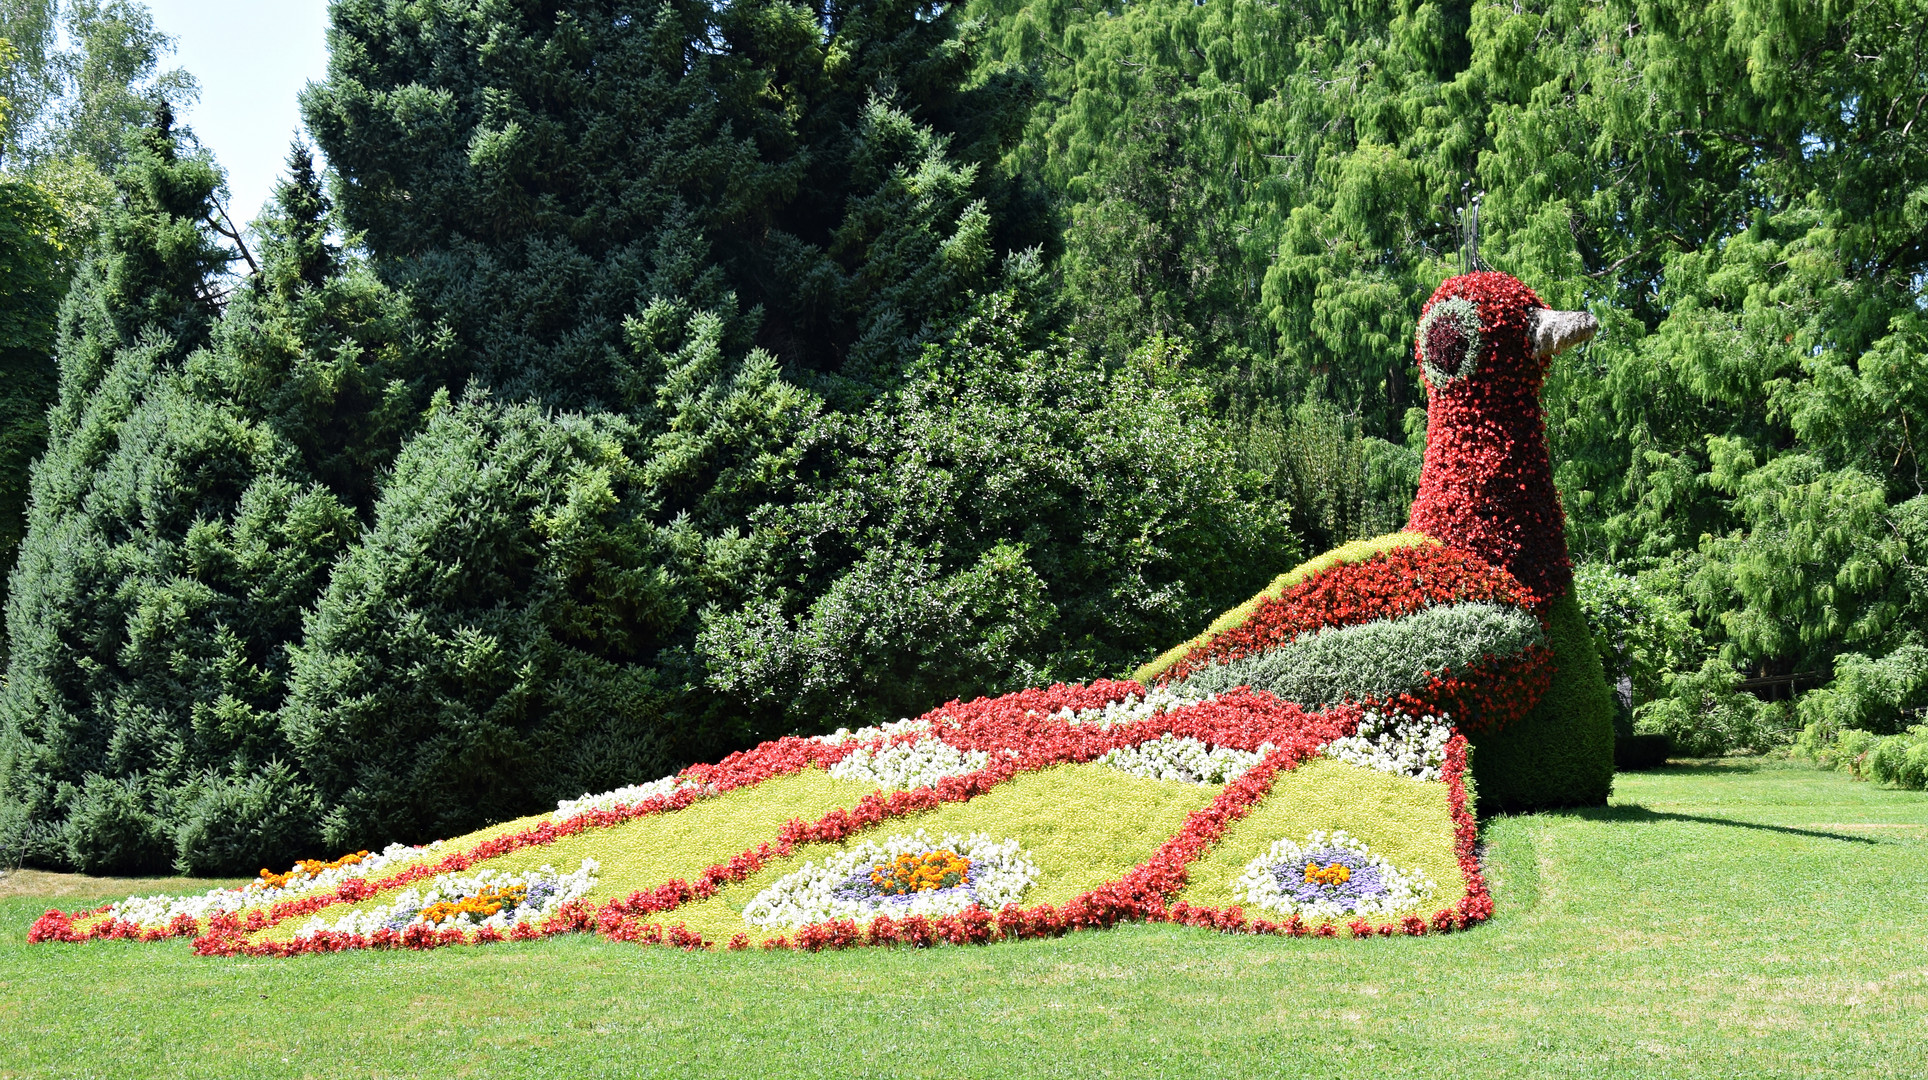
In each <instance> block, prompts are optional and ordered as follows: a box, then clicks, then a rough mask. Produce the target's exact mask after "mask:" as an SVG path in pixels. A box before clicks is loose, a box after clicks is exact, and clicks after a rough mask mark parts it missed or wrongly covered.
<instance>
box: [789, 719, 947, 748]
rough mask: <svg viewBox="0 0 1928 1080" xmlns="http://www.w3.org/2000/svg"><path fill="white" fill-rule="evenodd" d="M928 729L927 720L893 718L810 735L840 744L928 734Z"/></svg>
mask: <svg viewBox="0 0 1928 1080" xmlns="http://www.w3.org/2000/svg"><path fill="white" fill-rule="evenodd" d="M930 729H931V722H930V721H929V720H923V719H918V720H893V721H891V722H890V723H888V724H872V725H871V726H870V727H861V728H858V729H857V730H855V731H852V730H850V729H849V728H838V729H837V730H835V731H833V732H831V733H830V734H828V735H813V736H811V737H812V738H813V739H815V740H816V741H817V742H820V743H829V744H830V745H831V746H841V745H843V744H844V743H847V742H870V741H873V740H874V741H877V742H883V741H884V740H886V739H889V738H892V737H894V736H897V735H910V734H913V733H915V734H920V735H921V734H928V733H929V732H930Z"/></svg>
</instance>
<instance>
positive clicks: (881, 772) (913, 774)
mask: <svg viewBox="0 0 1928 1080" xmlns="http://www.w3.org/2000/svg"><path fill="white" fill-rule="evenodd" d="M990 760H991V755H989V754H987V753H985V752H984V751H982V750H969V751H966V750H959V749H957V748H956V747H954V746H952V745H951V744H949V743H947V742H945V741H943V740H942V739H918V740H917V741H915V742H897V743H887V744H885V745H883V746H879V747H875V748H874V749H873V748H872V747H869V746H857V747H855V748H853V749H852V750H851V751H850V753H849V755H847V756H846V757H845V758H844V759H843V760H842V761H839V762H837V763H836V764H835V765H832V766H830V775H832V776H834V777H836V778H837V779H839V780H861V781H864V782H866V783H871V784H876V785H877V786H878V787H882V788H898V789H902V788H919V787H929V786H930V785H932V784H935V783H937V782H938V781H939V780H942V779H944V778H945V777H947V776H963V775H964V774H966V773H974V772H977V771H978V770H979V769H982V768H983V767H984V766H985V764H986V763H988V762H989V761H990Z"/></svg>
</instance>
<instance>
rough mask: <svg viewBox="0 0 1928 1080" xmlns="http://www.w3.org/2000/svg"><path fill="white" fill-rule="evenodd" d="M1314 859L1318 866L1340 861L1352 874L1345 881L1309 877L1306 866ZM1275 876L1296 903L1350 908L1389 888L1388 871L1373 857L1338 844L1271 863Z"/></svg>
mask: <svg viewBox="0 0 1928 1080" xmlns="http://www.w3.org/2000/svg"><path fill="white" fill-rule="evenodd" d="M1314 863H1316V864H1317V866H1316V867H1314V868H1315V869H1321V868H1325V867H1329V866H1331V865H1333V864H1334V863H1337V864H1339V865H1340V866H1343V867H1345V868H1346V869H1347V870H1348V871H1349V872H1350V874H1349V876H1348V877H1347V879H1346V880H1345V881H1341V882H1335V883H1330V884H1328V883H1326V882H1321V881H1310V880H1307V878H1306V867H1307V866H1308V865H1310V864H1314ZM1272 879H1273V880H1274V881H1277V882H1278V883H1279V891H1280V892H1282V893H1284V894H1285V895H1286V896H1287V897H1290V898H1291V899H1292V901H1293V902H1294V903H1299V904H1316V903H1320V902H1324V903H1328V904H1334V905H1337V906H1338V907H1340V908H1343V909H1347V910H1351V909H1354V908H1357V907H1358V906H1359V903H1360V901H1363V900H1372V899H1376V898H1377V897H1380V896H1383V895H1385V894H1386V892H1387V883H1386V879H1385V875H1383V874H1381V873H1380V872H1379V868H1378V867H1377V866H1374V865H1373V864H1372V861H1371V860H1370V859H1368V858H1366V857H1365V856H1364V855H1361V854H1359V853H1357V852H1354V851H1348V850H1346V849H1345V848H1339V847H1327V848H1315V849H1313V850H1311V851H1308V852H1306V853H1305V856H1304V857H1303V858H1297V859H1288V860H1286V861H1285V862H1282V863H1279V864H1277V865H1275V866H1273V867H1272Z"/></svg>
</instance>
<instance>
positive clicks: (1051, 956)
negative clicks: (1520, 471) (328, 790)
mask: <svg viewBox="0 0 1928 1080" xmlns="http://www.w3.org/2000/svg"><path fill="white" fill-rule="evenodd" d="M1486 842H1487V845H1488V865H1489V870H1490V873H1491V875H1492V878H1493V883H1494V892H1495V895H1496V898H1497V900H1498V903H1499V917H1498V918H1497V919H1495V920H1494V921H1493V922H1492V923H1490V924H1488V925H1486V926H1484V927H1482V928H1480V929H1478V930H1475V931H1473V932H1471V933H1467V934H1458V935H1451V936H1447V937H1436V938H1435V937H1428V938H1419V939H1378V940H1373V941H1365V942H1353V941H1343V940H1342V941H1316V940H1314V941H1288V940H1279V939H1271V938H1264V939H1254V938H1235V937H1226V936H1220V935H1216V934H1211V933H1207V932H1203V931H1194V930H1183V929H1176V928H1171V927H1147V926H1129V927H1125V928H1122V929H1119V930H1115V931H1111V932H1108V933H1084V934H1075V935H1072V936H1070V937H1067V938H1064V939H1061V940H1058V941H1050V942H1028V943H1019V944H1013V945H996V946H990V947H986V948H961V949H960V948H949V949H938V950H933V951H921V952H920V951H910V950H903V951H888V950H856V951H851V952H845V953H831V954H820V955H801V954H790V953H784V954H763V953H753V954H728V953H721V954H710V955H688V954H684V953H680V952H674V951H670V950H665V949H645V948H640V947H637V946H633V945H618V944H614V943H610V942H606V941H601V940H598V939H595V938H592V937H588V936H578V937H569V938H562V939H554V940H550V941H543V942H534V943H528V944H513V945H510V944H504V945H493V946H488V947H484V948H456V949H443V950H439V951H436V952H432V953H427V954H416V953H387V952H365V953H351V954H339V955H332V956H313V957H303V958H300V959H295V960H208V959H198V958H196V957H194V956H191V955H189V953H188V951H187V945H186V943H185V942H182V941H174V942H167V943H161V944H152V945H140V944H131V943H126V942H95V943H92V944H88V945H80V946H67V945H43V946H28V945H27V944H26V943H25V936H26V928H27V925H28V923H29V922H31V921H32V919H33V918H34V916H36V915H37V914H39V912H40V911H41V910H43V909H44V908H46V907H47V906H49V905H50V904H58V905H59V906H61V907H65V908H69V909H71V908H74V907H78V906H81V905H82V904H91V903H97V902H99V900H101V899H107V898H111V897H118V896H123V895H126V894H127V892H128V891H129V889H130V883H127V882H105V883H101V882H92V881H88V880H87V879H77V878H72V877H66V876H56V875H32V874H21V875H16V876H14V877H12V878H9V879H5V880H0V1031H4V1032H5V1033H6V1036H7V1037H6V1039H5V1040H4V1042H3V1043H0V1076H112V1077H123V1076H126V1077H131V1076H169V1077H174V1076H235V1077H242V1076H245V1077H249V1078H251V1080H253V1078H265V1077H281V1076H314V1077H342V1076H414V1075H423V1076H489V1077H515V1078H517V1080H525V1078H533V1077H551V1076H554V1077H590V1076H610V1077H635V1076H679V1077H685V1076H782V1077H791V1076H828V1077H846V1076H877V1077H890V1078H892V1080H900V1078H908V1077H923V1076H932V1077H957V1076H972V1077H975V1076H987V1077H1002V1076H1049V1077H1060V1076H1119V1077H1153V1076H1200V1077H1232V1076H1290V1077H1301V1076H1308V1077H1328V1076H1340V1077H1353V1076H1357V1077H1389V1076H1417V1077H1451V1078H1454V1080H1461V1078H1471V1077H1485V1076H1558V1077H1568V1076H1572V1077H1595V1076H1597V1077H1616V1078H1618V1077H1703V1076H1705V1077H1716V1076H1718V1077H1757V1076H1824V1075H1825V1076H1850V1077H1864V1076H1866V1077H1880V1076H1895V1077H1920V1076H1924V1075H1928V794H1923V793H1919V792H1899V791H1889V790H1883V789H1879V788H1875V787H1873V786H1871V785H1868V784H1856V783H1852V782H1850V781H1849V780H1848V779H1847V778H1846V777H1844V776H1840V775H1837V774H1832V773H1823V772H1819V771H1817V770H1815V769H1812V768H1810V767H1806V766H1803V765H1800V764H1793V763H1783V762H1773V761H1725V762H1715V763H1707V764H1701V765H1687V766H1675V767H1672V768H1669V769H1666V770H1662V771H1657V772H1651V773H1641V774H1623V775H1622V776H1621V777H1620V778H1619V781H1618V784H1617V786H1616V795H1615V798H1614V804H1613V806H1611V807H1610V808H1607V809H1601V810H1589V811H1584V812H1575V813H1567V814H1549V815H1536V816H1531V817H1517V818H1504V819H1499V820H1495V821H1492V822H1490V823H1488V825H1487V828H1486ZM132 887H137V888H141V889H144V890H145V891H157V890H158V889H168V890H173V889H175V888H176V887H175V885H174V884H173V883H156V882H142V883H137V884H134V885H132ZM57 890H66V892H64V894H62V895H59V896H58V897H54V895H53V894H54V892H55V891H57Z"/></svg>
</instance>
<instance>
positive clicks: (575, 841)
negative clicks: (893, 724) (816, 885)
mask: <svg viewBox="0 0 1928 1080" xmlns="http://www.w3.org/2000/svg"><path fill="white" fill-rule="evenodd" d="M1114 771H1115V770H1114ZM875 790H877V785H875V784H870V783H864V782H861V781H856V780H838V779H835V778H833V777H832V776H831V775H830V774H829V773H827V772H825V771H823V770H822V769H818V768H809V769H805V770H803V771H802V772H800V773H795V774H792V775H789V776H777V777H772V778H771V779H768V780H765V781H763V782H762V783H760V784H756V785H754V786H751V787H746V788H738V789H736V790H735V791H730V792H725V793H724V794H722V795H719V796H717V797H716V798H713V799H703V800H701V801H698V802H695V803H691V804H690V805H689V806H686V807H684V808H683V809H681V810H678V811H676V812H674V813H670V814H651V815H649V816H647V817H640V818H635V819H633V820H631V821H626V822H623V823H622V824H621V825H615V826H612V827H610V828H606V829H584V830H583V831H582V832H579V833H576V834H575V835H574V836H568V837H564V838H563V839H561V840H558V841H556V842H555V843H553V844H547V845H538V846H534V847H525V848H520V849H518V850H516V851H512V852H510V853H508V854H507V855H502V856H499V857H497V858H493V859H485V860H483V861H481V862H478V863H476V864H474V865H473V866H471V867H470V868H469V869H468V870H465V871H463V872H464V873H469V874H473V873H475V872H476V871H477V870H481V869H483V868H485V867H486V868H488V869H492V870H501V871H506V872H517V871H528V870H535V869H538V868H540V867H542V866H544V865H548V866H553V867H555V868H556V869H557V870H559V871H561V872H562V873H565V874H567V873H570V872H572V871H574V870H575V869H576V868H577V867H578V866H581V865H582V860H583V858H584V856H589V857H592V858H594V859H596V861H598V862H600V863H601V864H602V869H601V870H600V871H599V873H598V875H597V882H596V887H595V888H594V889H592V890H590V892H589V895H588V896H587V897H585V899H586V900H588V901H589V902H590V903H591V904H600V903H602V902H603V901H605V900H609V899H612V898H614V897H617V896H628V895H629V894H630V893H632V892H635V891H636V890H638V889H653V888H655V887H656V886H658V885H661V884H663V883H664V882H666V881H668V880H670V879H671V878H682V879H684V880H685V881H687V880H690V879H692V878H694V877H696V876H697V875H698V874H700V873H702V872H703V871H704V870H705V869H707V868H709V867H711V866H715V865H716V864H717V863H723V862H728V861H730V860H731V859H733V858H735V857H736V856H737V855H739V854H741V853H742V852H744V851H745V850H747V849H749V848H753V847H755V846H756V845H757V844H759V843H761V842H763V841H765V840H775V839H776V837H777V831H778V830H779V829H781V828H782V827H783V823H784V822H786V821H789V820H790V819H791V818H802V819H803V820H805V821H815V820H817V819H819V818H821V817H823V816H824V815H825V814H828V813H829V812H830V811H832V810H835V809H837V808H838V807H846V808H848V807H852V806H855V805H857V800H859V799H861V798H863V797H864V796H865V795H868V794H870V793H871V792H873V791H875ZM546 817H547V815H538V816H536V817H532V818H524V819H522V820H521V821H520V822H512V823H505V824H503V825H497V826H492V827H491V828H488V829H484V830H482V831H481V832H478V833H472V834H470V835H468V836H464V837H460V838H458V839H456V840H453V841H451V842H450V843H448V844H446V845H444V846H443V847H442V849H441V850H439V851H437V852H436V853H435V854H434V856H433V858H437V859H439V858H442V857H443V856H446V855H447V854H448V853H449V852H452V851H461V850H464V849H466V848H468V847H471V846H473V845H474V844H475V843H477V842H478V841H480V840H484V839H488V838H491V837H493V836H498V835H501V834H503V833H506V832H513V831H516V830H514V829H512V828H510V827H509V826H510V825H514V824H519V825H520V826H521V827H522V828H529V827H532V826H534V825H536V824H538V823H540V822H541V821H543V820H544V818H546ZM426 885H427V881H426V880H424V881H418V882H415V883H414V884H413V885H410V886H400V887H397V888H393V889H386V890H383V891H382V892H380V893H377V894H376V895H374V896H372V897H370V898H368V899H366V900H363V901H361V902H359V903H356V904H352V905H351V904H341V905H338V906H335V907H330V908H327V909H325V910H324V911H322V912H321V913H320V914H321V917H322V919H323V920H325V921H329V922H332V921H334V920H336V919H339V918H341V917H342V916H343V915H346V914H347V913H349V912H351V911H361V910H365V909H368V908H374V907H380V906H383V905H386V904H388V903H391V902H393V900H394V899H395V896H396V895H397V894H398V893H400V892H401V891H402V889H403V888H415V889H421V888H424V887H425V886H426ZM307 924H308V919H307V918H305V917H303V918H296V919H289V920H287V921H285V922H283V923H280V924H279V925H276V926H272V927H269V928H268V929H267V930H264V931H262V932H261V933H260V934H259V935H257V937H256V940H259V941H288V940H291V939H292V938H293V937H294V935H295V932H296V931H298V930H300V929H301V928H302V927H303V926H306V925H307Z"/></svg>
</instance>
